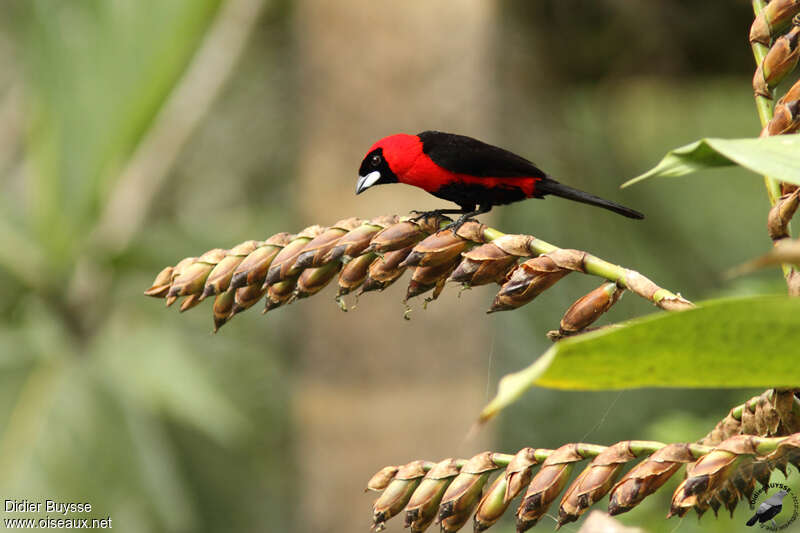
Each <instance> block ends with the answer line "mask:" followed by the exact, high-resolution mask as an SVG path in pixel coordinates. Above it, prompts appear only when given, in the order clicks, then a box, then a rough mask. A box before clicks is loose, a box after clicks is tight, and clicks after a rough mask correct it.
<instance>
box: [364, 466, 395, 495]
mask: <svg viewBox="0 0 800 533" xmlns="http://www.w3.org/2000/svg"><path fill="white" fill-rule="evenodd" d="M399 470H400V466H384V467H383V468H381V469H380V470H378V471H377V472H375V473H374V474H373V475H372V477H371V478H369V481H367V488H366V489H364V492H366V491H368V490H372V491H375V492H380V491H382V490H383V489H385V488H386V487H388V486H389V483H390V482H391V481H392V480H393V479H394V476H395V475H397V472H398V471H399Z"/></svg>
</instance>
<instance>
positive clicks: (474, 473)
mask: <svg viewBox="0 0 800 533" xmlns="http://www.w3.org/2000/svg"><path fill="white" fill-rule="evenodd" d="M492 455H493V454H492V452H483V453H479V454H478V455H475V456H474V457H472V458H471V459H470V460H469V461H467V462H466V463H465V464H464V466H462V467H461V472H460V473H459V474H458V476H456V478H455V479H454V480H453V482H452V483H451V484H450V486H449V487H447V491H445V493H444V496H443V497H442V502H441V504H440V505H439V514H438V516H437V518H436V521H437V522H439V524H440V526H441V530H442V531H443V532H451V531H458V530H459V529H461V527H463V525H464V524H465V523H466V522H467V520H469V517H470V515H471V514H472V511H473V510H475V507H476V506H477V505H478V503H479V501H480V498H481V494H482V492H483V487H484V486H485V485H486V482H487V481H488V480H489V475H490V474H491V472H492V471H494V470H496V469H497V468H498V466H497V464H495V462H494V461H493V460H492Z"/></svg>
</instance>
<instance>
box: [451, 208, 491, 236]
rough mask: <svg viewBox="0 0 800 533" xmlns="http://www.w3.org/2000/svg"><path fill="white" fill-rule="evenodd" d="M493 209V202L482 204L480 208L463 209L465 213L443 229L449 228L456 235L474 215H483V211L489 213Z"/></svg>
mask: <svg viewBox="0 0 800 533" xmlns="http://www.w3.org/2000/svg"><path fill="white" fill-rule="evenodd" d="M491 210H492V204H488V205H481V206H480V207H478V209H472V210H467V209H465V210H463V211H462V213H463V215H461V216H460V217H459V219H458V220H456V221H455V222H453V223H452V224H448V225H447V226H445V227H443V228H442V229H449V230H450V231H452V232H453V235H455V234H456V232H457V231H458V229H459V228H460V227H461V226H463V225H464V223H465V222H467V221H468V220H470V219H471V218H472V217H474V216H475V215H481V214H483V213H488V212H489V211H491Z"/></svg>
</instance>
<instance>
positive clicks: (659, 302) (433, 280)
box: [145, 215, 693, 339]
mask: <svg viewBox="0 0 800 533" xmlns="http://www.w3.org/2000/svg"><path fill="white" fill-rule="evenodd" d="M450 222H451V220H450V219H448V218H446V217H442V216H436V217H427V218H423V219H416V220H415V219H414V218H409V217H398V216H396V215H392V216H380V217H376V218H373V219H370V220H362V219H358V218H348V219H345V220H340V221H338V222H336V223H335V224H333V225H331V226H329V227H322V226H317V225H314V226H309V227H307V228H305V229H303V230H302V231H300V232H298V233H296V234H290V233H276V234H275V235H272V236H271V237H269V238H267V239H265V240H263V241H261V240H251V241H246V242H243V243H241V244H239V245H236V246H234V247H232V248H230V249H229V250H222V249H219V248H217V249H214V250H211V251H208V252H206V253H204V254H201V255H199V256H198V257H189V258H186V259H183V260H181V261H179V262H178V263H176V264H175V266H170V267H166V268H165V269H163V270H162V271H161V272H160V273H159V274H158V275H157V276H156V278H155V280H154V281H153V284H152V286H151V287H150V288H149V289H147V290H146V291H145V294H146V295H148V296H152V297H156V298H165V299H166V303H167V305H172V304H173V303H174V302H175V301H176V300H178V299H179V298H183V301H182V303H181V306H180V309H181V311H186V310H188V309H191V308H192V307H194V306H196V305H198V304H200V303H201V302H202V301H203V300H204V299H206V298H211V297H213V299H214V305H213V317H214V327H215V329H218V328H219V327H221V326H222V325H223V324H225V323H226V322H227V321H228V320H230V319H231V318H233V317H234V316H235V315H236V314H238V313H240V312H242V311H244V310H246V309H248V308H250V307H252V306H253V305H254V304H256V303H257V302H258V301H259V300H261V299H262V298H264V299H265V300H266V303H265V311H271V310H273V309H276V308H278V307H281V306H284V305H287V304H290V303H292V302H294V301H296V300H300V299H304V298H308V297H310V296H313V295H315V294H317V293H318V292H320V291H321V290H322V289H323V288H324V287H325V286H326V285H327V284H328V283H330V282H331V281H333V279H337V281H338V286H339V289H338V293H337V296H336V298H337V300H338V301H339V303H340V305H341V306H342V308H343V309H345V307H344V303H343V302H342V300H341V298H342V297H343V296H345V295H347V294H350V293H354V292H356V291H358V292H357V293H356V294H357V295H360V294H363V293H367V292H372V291H380V290H383V289H385V288H386V287H388V286H389V285H391V284H392V283H394V282H395V281H397V280H398V279H400V278H401V277H402V275H403V274H404V273H405V271H406V270H410V271H411V280H410V283H409V286H408V289H407V291H406V300H408V299H410V298H413V297H415V296H419V295H422V294H425V293H428V292H431V293H432V296H430V297H429V301H430V300H433V299H436V298H437V297H438V296H439V294H440V293H441V292H442V290H443V289H444V287H445V283H446V282H448V281H450V282H454V283H458V284H461V285H462V286H466V287H475V286H478V285H486V284H491V283H495V284H497V285H499V286H500V289H499V291H498V293H497V295H496V296H495V298H494V302H493V303H492V305H491V307H490V308H489V309H488V311H489V312H497V311H506V310H512V309H516V308H518V307H520V306H523V305H525V304H527V303H529V302H531V301H532V300H533V299H534V298H536V296H538V295H539V294H541V293H542V292H544V291H546V290H547V289H548V288H550V287H551V286H553V285H554V284H556V283H558V282H559V281H560V280H561V279H563V278H564V277H565V276H567V275H568V274H570V273H573V272H578V273H582V274H588V275H593V276H598V277H600V278H603V279H605V280H607V281H606V282H605V283H603V284H602V285H601V286H600V287H598V288H597V289H595V290H594V291H592V292H591V293H589V294H587V295H586V296H585V297H583V298H581V299H580V300H578V301H577V302H575V304H574V305H573V306H572V307H571V308H570V309H569V310H568V312H567V314H566V315H565V317H564V319H563V320H562V321H561V325H560V328H559V330H557V331H554V332H553V335H552V336H551V337H552V338H554V339H555V338H561V337H563V336H567V335H572V334H575V333H579V332H581V331H585V330H586V329H587V328H588V327H589V326H590V325H591V324H592V323H594V321H595V320H597V319H598V318H599V317H600V316H601V315H602V314H603V313H605V312H606V311H608V310H609V309H610V308H611V306H612V305H614V303H615V302H616V301H617V300H618V299H619V298H620V296H621V294H622V293H623V291H626V290H627V291H630V292H632V293H634V294H637V295H639V296H641V297H642V298H645V299H647V300H649V301H650V302H652V303H653V304H655V305H656V306H658V307H660V308H662V309H664V310H667V311H677V310H682V309H688V308H691V307H693V305H692V303H691V302H689V301H688V300H686V299H684V298H683V297H681V296H680V295H679V294H674V293H672V292H670V291H668V290H666V289H663V288H661V287H659V286H658V285H656V284H655V283H654V282H653V281H651V280H650V279H648V278H646V277H645V276H643V275H641V274H639V273H638V272H636V271H634V270H631V269H628V268H624V267H621V266H619V265H615V264H613V263H610V262H608V261H605V260H603V259H600V258H599V257H596V256H594V255H592V254H590V253H588V252H584V251H581V250H571V249H564V248H559V247H557V246H554V245H552V244H550V243H547V242H545V241H542V240H541V239H537V238H536V237H534V236H532V235H506V234H504V233H502V232H500V231H498V230H496V229H493V228H490V227H488V226H485V225H483V224H480V223H478V222H476V221H472V220H471V221H467V222H465V223H464V224H462V225H461V226H460V227H459V228H457V229H456V231H455V232H453V231H452V230H451V229H444V230H443V229H441V228H442V227H446V226H447V225H448V224H449V223H450Z"/></svg>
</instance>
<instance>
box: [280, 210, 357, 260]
mask: <svg viewBox="0 0 800 533" xmlns="http://www.w3.org/2000/svg"><path fill="white" fill-rule="evenodd" d="M362 224H363V220H361V219H360V218H355V217H352V218H346V219H344V220H340V221H338V222H336V223H335V224H334V225H333V226H331V227H329V228H325V230H324V231H322V233H320V234H319V235H317V236H316V237H314V238H313V239H311V241H309V242H308V243H307V244H306V246H305V248H303V251H302V252H301V253H300V254H299V255H298V256H297V260H296V261H295V267H296V268H298V269H301V268H316V267H321V266H323V265H326V264H328V263H330V262H331V259H328V255H329V254H330V252H331V250H333V248H335V247H336V245H337V244H338V242H339V241H340V240H341V239H342V237H344V236H345V235H347V233H349V232H350V231H352V230H353V229H355V228H357V227H360V226H361V225H362ZM337 259H338V258H337Z"/></svg>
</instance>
